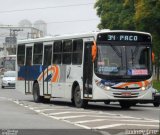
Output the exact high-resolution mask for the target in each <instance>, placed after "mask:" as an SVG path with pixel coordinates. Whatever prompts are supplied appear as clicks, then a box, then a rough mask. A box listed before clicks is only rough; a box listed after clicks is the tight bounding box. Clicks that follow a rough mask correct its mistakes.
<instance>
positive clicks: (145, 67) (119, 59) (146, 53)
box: [95, 43, 151, 77]
mask: <svg viewBox="0 0 160 135" xmlns="http://www.w3.org/2000/svg"><path fill="white" fill-rule="evenodd" d="M150 71H151V48H150V46H149V45H139V44H138V45H123V44H121V45H117V44H116V45H113V44H107V43H106V44H97V58H96V62H95V73H97V74H99V75H110V76H111V77H112V76H128V77H129V76H130V77H132V76H148V75H149V74H150Z"/></svg>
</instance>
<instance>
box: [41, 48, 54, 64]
mask: <svg viewBox="0 0 160 135" xmlns="http://www.w3.org/2000/svg"><path fill="white" fill-rule="evenodd" d="M51 57H52V45H47V46H44V58H43V65H47V66H48V65H51Z"/></svg>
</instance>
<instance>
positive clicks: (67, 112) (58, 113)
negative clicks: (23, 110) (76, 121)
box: [49, 111, 90, 115]
mask: <svg viewBox="0 0 160 135" xmlns="http://www.w3.org/2000/svg"><path fill="white" fill-rule="evenodd" d="M60 114H90V112H78V111H77V112H73V111H72V112H69V111H66V112H64V111H63V112H57V113H49V115H60Z"/></svg>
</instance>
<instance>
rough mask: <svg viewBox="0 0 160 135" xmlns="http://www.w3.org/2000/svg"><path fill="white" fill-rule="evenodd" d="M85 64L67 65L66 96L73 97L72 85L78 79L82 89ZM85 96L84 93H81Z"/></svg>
mask: <svg viewBox="0 0 160 135" xmlns="http://www.w3.org/2000/svg"><path fill="white" fill-rule="evenodd" d="M82 73H83V66H82V65H70V66H67V69H66V83H65V85H64V88H65V98H67V99H71V96H72V86H73V83H74V82H75V81H76V82H78V84H79V86H80V88H81V90H82V88H83V87H82V86H83V83H82V77H83V74H82ZM81 95H82V98H83V93H82V94H81Z"/></svg>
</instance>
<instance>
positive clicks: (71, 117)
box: [58, 115, 86, 119]
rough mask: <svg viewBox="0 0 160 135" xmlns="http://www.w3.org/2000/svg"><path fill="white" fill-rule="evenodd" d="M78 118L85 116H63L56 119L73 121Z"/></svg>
mask: <svg viewBox="0 0 160 135" xmlns="http://www.w3.org/2000/svg"><path fill="white" fill-rule="evenodd" d="M80 117H86V115H75V116H64V117H58V118H59V119H73V118H80Z"/></svg>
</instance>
